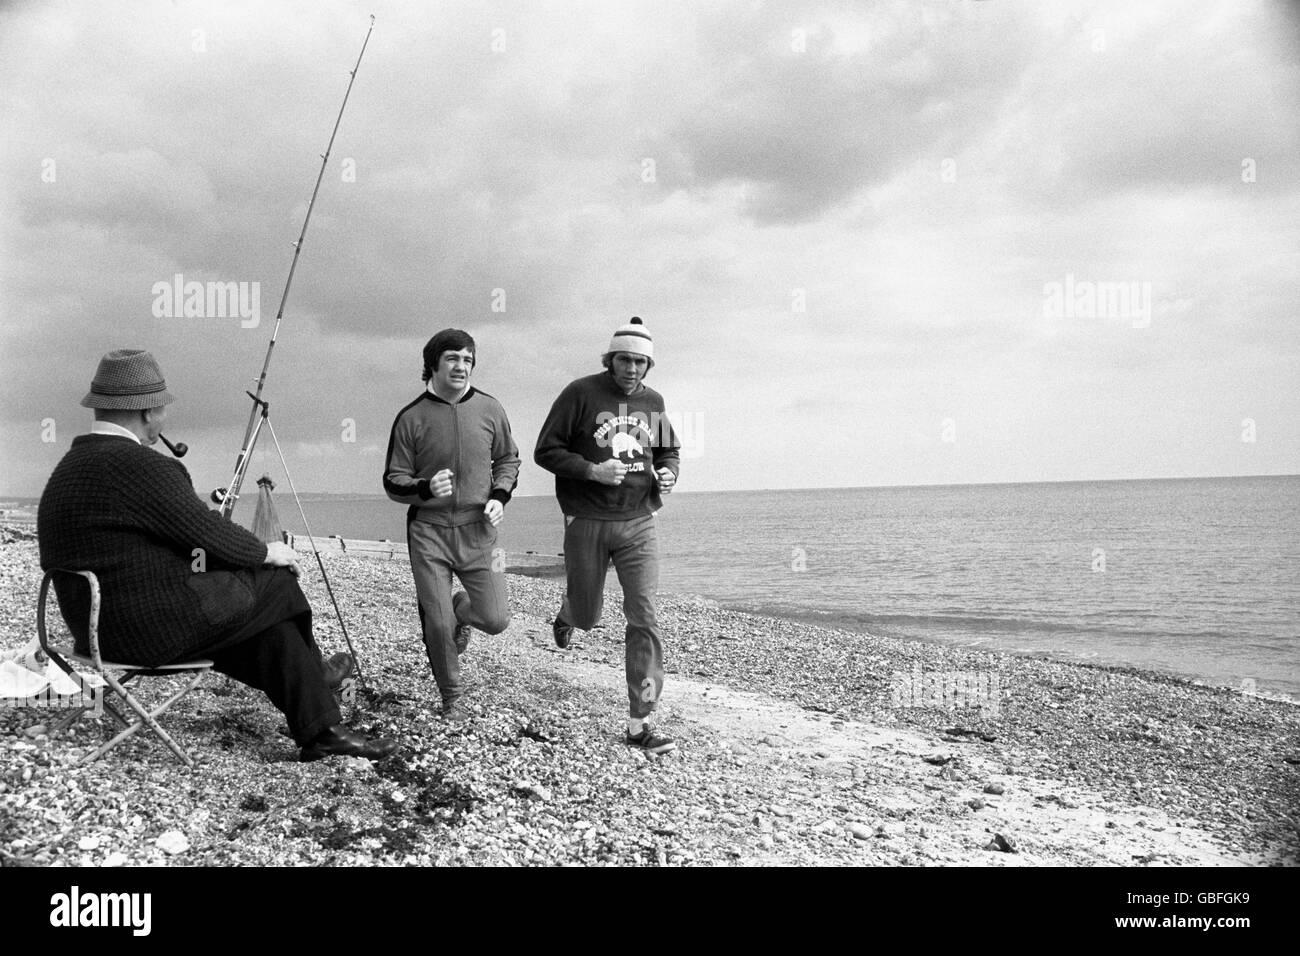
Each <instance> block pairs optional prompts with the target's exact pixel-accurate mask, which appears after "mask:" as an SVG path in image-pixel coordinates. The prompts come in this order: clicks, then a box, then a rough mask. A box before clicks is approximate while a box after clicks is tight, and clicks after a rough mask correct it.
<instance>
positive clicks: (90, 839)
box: [77, 836, 99, 850]
mask: <svg viewBox="0 0 1300 956" xmlns="http://www.w3.org/2000/svg"><path fill="white" fill-rule="evenodd" d="M77 849H78V850H98V849H99V837H97V836H84V837H82V838H81V839H80V840H78V841H77Z"/></svg>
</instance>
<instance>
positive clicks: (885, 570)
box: [236, 475, 1300, 702]
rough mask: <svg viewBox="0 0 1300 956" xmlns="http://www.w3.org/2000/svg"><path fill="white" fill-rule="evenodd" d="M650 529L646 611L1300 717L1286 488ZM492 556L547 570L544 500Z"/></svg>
mask: <svg viewBox="0 0 1300 956" xmlns="http://www.w3.org/2000/svg"><path fill="white" fill-rule="evenodd" d="M274 498H275V504H276V509H277V511H278V513H279V517H280V518H281V520H282V521H283V523H284V527H285V528H286V529H288V530H290V531H294V532H296V533H301V532H302V531H303V530H304V528H303V522H302V519H301V517H300V516H299V514H298V511H297V506H296V505H295V504H294V502H293V499H292V497H290V496H289V495H287V494H285V493H283V491H277V492H276V493H275V496H274ZM247 500H248V501H249V502H252V501H253V500H255V496H249V497H248V499H247ZM302 504H303V511H304V512H305V513H306V516H307V520H308V522H309V523H310V525H311V530H312V532H313V533H314V534H317V535H327V534H334V535H340V536H342V537H345V538H366V539H383V538H388V539H391V540H394V541H402V540H404V539H405V524H406V518H405V516H406V509H405V507H404V506H402V505H398V504H396V503H394V502H392V501H390V500H389V499H388V498H387V497H385V496H383V495H328V494H305V495H303V496H302ZM252 512H253V509H252V507H251V504H245V505H242V506H241V508H240V509H239V510H238V511H237V512H236V519H237V520H239V521H241V522H243V523H245V524H250V523H251V522H252V517H253V515H252ZM657 520H658V522H659V540H660V559H661V560H660V564H661V576H660V590H661V591H662V592H666V593H673V594H679V595H698V596H700V597H704V598H708V599H711V600H713V601H716V602H717V603H718V604H719V605H721V606H723V607H726V608H732V609H736V610H743V611H752V612H755V613H759V614H766V615H772V616H776V617H782V618H789V619H794V620H801V621H808V622H813V623H817V624H824V625H829V626H833V627H839V628H845V629H847V630H850V631H859V632H864V633H870V634H875V635H880V636H885V637H893V638H898V639H902V640H912V641H933V642H939V643H943V644H951V645H960V646H965V647H976V648H984V649H987V650H993V651H1006V652H1011V653H1016V654H1032V655H1038V656H1046V657H1051V658H1055V659H1059V660H1066V661H1085V662H1089V663H1095V664H1105V665H1119V666H1132V667H1140V668H1144V669H1147V670H1152V671H1157V672H1160V673H1164V674H1169V675H1173V676H1178V677H1183V678H1187V679H1190V680H1194V681H1199V682H1202V683H1206V684H1213V685H1219V686H1225V687H1231V688H1234V689H1238V690H1241V691H1243V692H1245V693H1258V694H1261V695H1266V696H1273V697H1282V698H1289V699H1291V700H1293V701H1298V702H1300V476H1295V475H1291V476H1277V477H1252V478H1187V479H1161V480H1144V481H1079V482H1053V483H1034V484H998V485H946V486H924V487H893V488H831V489H815V490H783V491H744V492H707V493H706V492H699V493H683V492H675V493H673V494H672V495H670V496H667V497H666V498H665V507H664V508H663V510H662V511H660V512H659V515H658V519H657ZM500 540H501V544H502V546H503V547H505V548H506V549H507V550H508V551H510V552H523V551H534V552H538V553H540V554H551V555H556V554H559V553H560V551H561V550H562V548H563V540H564V534H563V519H562V517H561V514H560V510H559V507H558V506H557V505H556V503H555V499H554V498H553V497H550V496H536V497H516V498H515V499H514V500H512V501H511V503H510V505H509V507H508V508H507V509H506V516H505V520H504V522H503V525H502V529H501V538H500ZM608 586H609V587H610V589H611V590H612V591H613V590H616V589H617V583H616V578H615V576H614V574H613V572H612V571H611V573H610V575H609V585H608ZM615 599H616V598H615Z"/></svg>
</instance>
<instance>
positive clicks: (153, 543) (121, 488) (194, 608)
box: [36, 435, 266, 664]
mask: <svg viewBox="0 0 1300 956" xmlns="http://www.w3.org/2000/svg"><path fill="white" fill-rule="evenodd" d="M36 521H37V525H36V527H37V536H38V539H39V543H40V552H41V567H42V568H44V569H46V570H49V569H50V568H65V569H68V570H76V571H93V572H95V575H96V576H97V577H98V578H99V583H100V587H101V589H102V593H103V602H102V605H101V607H100V614H99V640H100V650H101V652H102V653H103V655H104V657H105V658H107V659H109V660H117V661H122V662H124V663H134V664H164V663H170V662H172V661H176V660H179V659H183V658H184V657H185V656H186V654H187V652H188V651H190V650H191V649H194V648H197V647H201V646H203V645H204V644H207V643H209V642H210V641H211V639H212V638H213V637H215V636H217V635H219V634H221V633H222V632H224V631H227V630H230V629H231V628H233V627H236V626H238V625H239V623H240V622H241V621H242V620H243V619H244V618H246V617H247V615H248V613H249V612H250V611H251V610H252V608H253V589H252V585H251V582H252V575H251V569H253V568H256V567H258V566H259V565H261V564H262V563H263V562H264V561H265V560H266V545H265V544H263V543H262V542H261V541H259V540H258V539H257V538H256V537H254V536H253V534H252V533H251V532H249V531H247V530H245V529H244V528H242V527H240V526H239V525H236V524H234V523H232V522H230V521H227V520H225V519H223V518H222V517H221V516H220V515H219V514H218V513H217V512H215V511H212V510H210V509H209V508H208V507H207V506H206V505H205V504H204V503H203V502H202V501H201V500H200V499H199V497H198V495H196V494H195V492H194V486H193V484H192V483H191V482H190V476H189V473H188V472H187V471H186V470H185V467H184V466H183V465H182V464H181V463H180V462H178V461H175V460H173V459H170V458H165V457H163V456H162V455H160V454H158V453H157V452H155V451H153V450H151V449H149V448H146V447H144V446H142V445H139V444H137V443H136V442H133V441H131V440H130V439H129V438H124V437H118V436H113V435H80V436H78V437H77V438H75V439H73V441H72V448H71V449H70V450H69V451H68V453H67V454H66V455H64V456H63V459H62V460H61V461H60V462H59V464H58V465H57V466H56V467H55V469H54V473H53V474H52V475H51V476H50V480H49V482H48V483H47V484H46V486H45V493H44V494H43V495H42V496H41V503H40V509H39V511H38V512H37V519H36ZM238 569H249V570H243V571H241V570H238ZM55 588H56V591H57V593H58V598H59V608H60V610H61V611H62V612H63V617H64V619H65V620H66V621H67V622H68V624H69V627H70V628H71V629H72V631H73V634H74V636H75V637H76V638H77V643H78V644H79V645H83V646H84V643H85V630H86V628H85V621H86V615H87V611H88V609H89V598H88V594H87V589H86V588H85V587H84V586H77V585H76V584H75V583H73V582H66V581H62V580H61V581H59V582H56V585H55Z"/></svg>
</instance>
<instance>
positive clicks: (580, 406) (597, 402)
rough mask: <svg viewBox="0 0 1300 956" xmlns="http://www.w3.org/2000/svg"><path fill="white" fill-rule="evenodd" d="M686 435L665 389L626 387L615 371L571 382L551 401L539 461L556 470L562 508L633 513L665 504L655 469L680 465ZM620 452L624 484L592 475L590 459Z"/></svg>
mask: <svg viewBox="0 0 1300 956" xmlns="http://www.w3.org/2000/svg"><path fill="white" fill-rule="evenodd" d="M679 447H680V442H678V440H677V435H676V434H675V433H674V432H673V427H672V424H671V423H670V422H669V421H668V416H667V415H666V414H664V399H663V396H662V395H660V394H659V393H658V392H656V391H655V390H654V389H653V388H649V387H648V386H645V385H642V386H641V387H640V388H639V389H637V391H636V392H635V393H634V394H632V395H628V394H626V393H625V392H624V391H623V390H622V389H621V388H619V387H618V385H617V384H616V383H615V381H614V378H613V376H611V375H610V374H609V372H607V371H606V372H600V373H598V374H596V375H588V376H586V377H585V378H580V379H577V380H576V381H574V382H570V383H569V384H568V385H567V386H566V387H565V389H564V391H562V392H561V393H560V397H559V398H557V399H556V400H555V404H554V405H552V406H551V411H550V414H548V415H547V416H546V421H545V422H544V423H543V424H542V430H541V433H540V434H539V435H538V436H537V449H536V451H535V452H534V453H533V460H534V461H536V462H537V464H539V465H541V466H542V467H543V468H545V469H546V470H547V471H549V472H552V473H554V475H555V497H556V498H557V499H558V500H559V502H560V510H561V511H563V512H564V513H565V514H566V515H572V516H574V517H578V518H597V519H601V520H606V521H616V520H626V519H628V518H635V517H637V516H638V515H645V514H653V513H654V512H656V511H658V510H659V509H660V508H662V507H663V500H662V499H661V498H660V497H659V485H658V483H657V482H656V481H655V476H654V472H655V471H657V470H658V469H660V468H665V467H666V468H668V469H669V470H670V471H671V472H672V473H673V474H674V475H676V474H677V473H678V470H679V469H680V467H681V462H680V455H679V454H678V451H677V449H678V448H679ZM610 458H619V459H620V460H622V461H623V462H624V463H625V464H626V465H627V466H628V473H627V475H626V476H625V477H624V478H623V482H622V484H619V485H605V484H601V483H600V482H598V481H594V480H592V479H590V478H588V477H587V469H588V467H589V466H591V465H593V464H595V465H598V464H600V463H601V462H603V461H608V460H609V459H610Z"/></svg>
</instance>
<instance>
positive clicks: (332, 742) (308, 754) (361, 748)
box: [300, 724, 397, 763]
mask: <svg viewBox="0 0 1300 956" xmlns="http://www.w3.org/2000/svg"><path fill="white" fill-rule="evenodd" d="M396 752H397V741H396V740H392V739H390V738H388V737H367V736H366V735H365V734H359V733H357V732H356V731H354V730H348V728H347V727H345V726H343V725H342V724H335V725H334V726H333V727H330V728H328V729H327V730H325V731H323V732H322V733H320V734H318V735H317V736H316V739H315V740H313V741H312V742H311V743H309V744H308V745H307V746H306V747H303V748H302V753H301V755H300V756H301V757H302V760H303V762H304V763H306V762H307V761H310V760H320V759H322V758H323V757H365V758H366V759H367V760H383V759H384V758H385V757H391V756H392V755H393V754H394V753H396Z"/></svg>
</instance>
